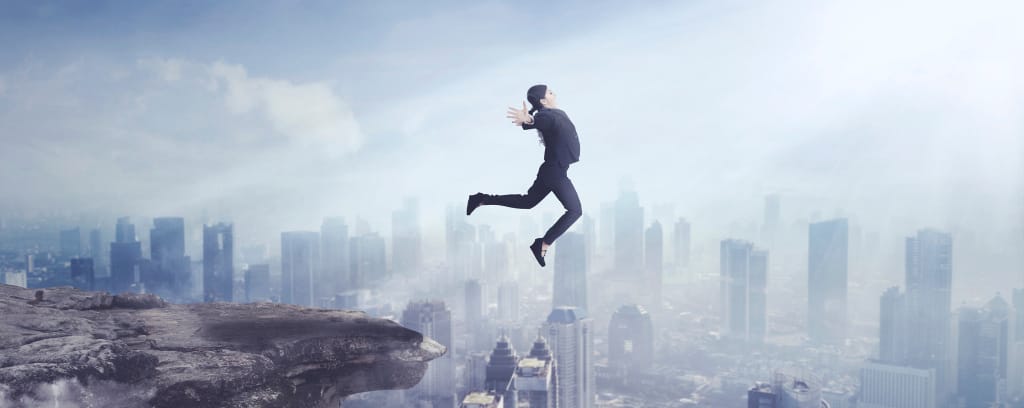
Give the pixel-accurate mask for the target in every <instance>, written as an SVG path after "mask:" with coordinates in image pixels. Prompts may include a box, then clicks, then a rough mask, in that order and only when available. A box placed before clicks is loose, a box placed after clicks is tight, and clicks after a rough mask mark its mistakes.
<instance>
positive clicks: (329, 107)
mask: <svg viewBox="0 0 1024 408" xmlns="http://www.w3.org/2000/svg"><path fill="white" fill-rule="evenodd" d="M208 72H209V74H210V75H211V76H212V77H213V78H215V79H216V80H217V81H218V83H219V84H221V85H223V89H224V98H225V103H226V105H227V107H228V109H230V110H231V112H233V113H235V114H244V113H250V112H260V113H262V114H264V115H265V116H266V117H267V119H269V121H270V123H271V124H272V125H273V127H274V129H275V130H277V131H278V132H280V133H281V134H283V135H285V136H287V137H289V138H291V139H293V140H296V141H299V142H301V143H303V144H304V145H311V144H317V145H319V146H321V147H323V148H324V149H326V152H327V153H328V154H330V155H331V156H338V155H341V154H346V153H352V152H354V151H356V150H358V149H359V147H360V146H361V145H362V144H363V140H364V136H363V134H362V132H361V131H360V128H359V124H358V123H357V122H356V120H355V117H354V114H353V113H352V109H351V108H350V106H349V104H348V103H346V102H345V101H344V100H343V99H342V98H340V97H338V96H337V95H335V93H334V92H333V91H332V90H331V86H330V84H329V83H326V82H314V83H305V84H294V83H292V82H290V81H286V80H278V79H270V78H260V77H250V76H249V74H248V73H247V72H246V69H245V67H243V66H241V65H235V64H228V63H225V62H222V61H218V62H215V63H213V64H211V65H210V66H209V67H208Z"/></svg>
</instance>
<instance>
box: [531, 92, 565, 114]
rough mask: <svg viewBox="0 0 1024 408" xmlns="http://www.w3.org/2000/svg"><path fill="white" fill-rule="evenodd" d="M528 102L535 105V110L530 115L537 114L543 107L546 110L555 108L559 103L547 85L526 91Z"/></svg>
mask: <svg viewBox="0 0 1024 408" xmlns="http://www.w3.org/2000/svg"><path fill="white" fill-rule="evenodd" d="M526 100H528V101H530V104H531V105H533V109H530V113H533V112H535V111H536V110H538V109H540V108H541V107H542V106H543V107H545V108H555V107H556V103H557V101H556V100H555V93H554V92H551V89H548V86H547V85H534V86H531V87H530V89H529V90H528V91H526Z"/></svg>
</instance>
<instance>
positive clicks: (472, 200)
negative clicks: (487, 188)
mask: <svg viewBox="0 0 1024 408" xmlns="http://www.w3.org/2000/svg"><path fill="white" fill-rule="evenodd" d="M484 196H486V194H484V193H476V194H473V195H471V196H469V200H468V201H466V215H470V214H472V213H473V210H475V209H476V208H477V207H479V206H481V205H483V204H484Z"/></svg>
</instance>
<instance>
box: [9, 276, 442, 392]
mask: <svg viewBox="0 0 1024 408" xmlns="http://www.w3.org/2000/svg"><path fill="white" fill-rule="evenodd" d="M445 351H446V350H445V347H444V346H442V345H441V344H439V343H437V342H436V341H434V340H432V339H429V338H425V337H423V336H422V335H421V334H420V333H417V332H415V331H413V330H410V329H407V328H405V327H402V326H400V325H399V324H397V323H395V322H392V321H390V320H386V319H378V318H372V317H368V316H367V315H366V314H365V313H363V312H353V311H340V310H322V309H310V308H304V307H299V306H292V305H282V304H270V303H250V304H230V303H201V304H185V305H177V304H169V303H166V302H164V301H163V300H162V299H160V298H159V297H156V296H153V295H138V294H122V295H110V294H108V293H105V292H86V291H80V290H77V289H74V288H70V287H56V288H47V289H24V288H20V287H16V286H9V285H0V406H3V405H4V404H5V403H4V401H7V404H11V403H12V402H13V403H14V406H19V404H20V405H29V404H30V403H31V402H32V401H46V400H47V399H48V398H56V397H54V396H53V395H52V394H54V393H60V392H58V391H54V390H56V389H58V387H56V386H55V385H54V384H69V383H71V384H74V385H75V387H74V390H72V391H66V392H65V394H66V393H68V392H73V393H77V394H75V395H77V396H78V398H95V401H93V402H95V403H97V404H99V401H100V400H101V399H103V400H106V401H109V400H110V399H111V398H112V397H120V398H121V399H119V400H118V401H119V402H118V405H121V406H124V405H126V404H138V405H139V406H147V407H150V406H152V407H271V406H273V407H327V406H331V407H337V406H339V403H340V401H341V399H342V398H343V397H344V396H346V395H351V394H354V393H359V392H365V391H372V390H382V389H402V388H409V387H411V386H413V385H415V384H416V383H418V382H419V381H420V378H421V377H422V376H423V373H424V371H425V370H426V367H427V362H428V361H430V360H432V359H435V358H438V357H440V356H441V355H443V354H444V353H445ZM61 389H63V388H61ZM100 390H116V391H114V392H113V394H116V395H114V396H106V397H101V396H99V394H100V393H102V391H100ZM126 390H131V392H126ZM61 392H63V391H61ZM128 395H132V396H133V397H132V398H134V399H133V400H132V399H128ZM51 405H52V404H51Z"/></svg>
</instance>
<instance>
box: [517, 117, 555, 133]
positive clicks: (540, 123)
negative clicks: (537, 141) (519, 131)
mask: <svg viewBox="0 0 1024 408" xmlns="http://www.w3.org/2000/svg"><path fill="white" fill-rule="evenodd" d="M554 121H555V120H554V118H553V117H551V115H546V114H543V113H540V112H538V113H537V114H536V115H533V123H531V124H527V123H523V130H530V129H538V130H540V131H541V132H544V133H546V132H547V130H548V129H551V127H552V125H554Z"/></svg>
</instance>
